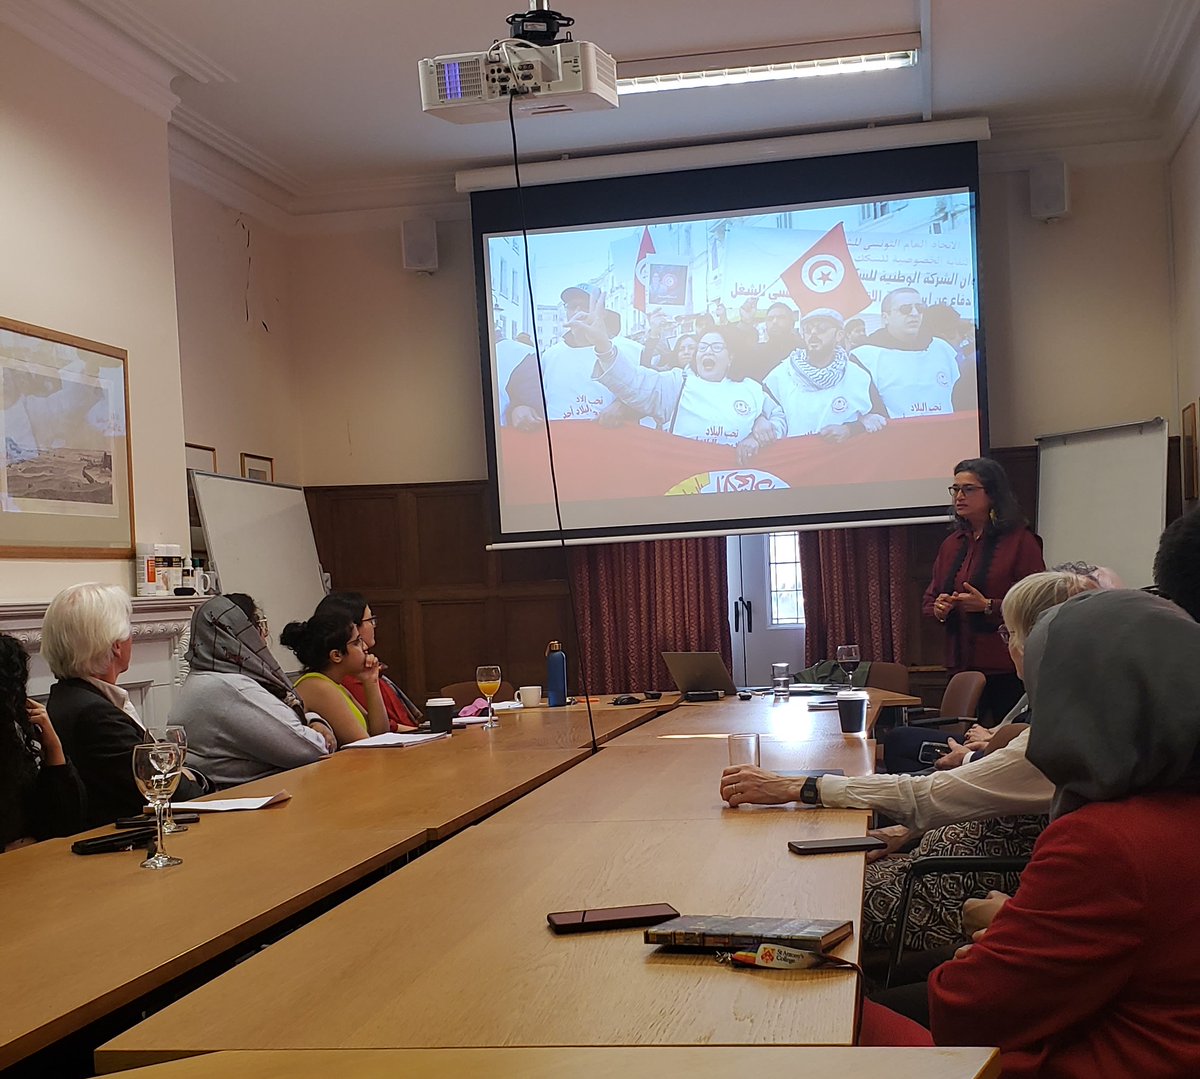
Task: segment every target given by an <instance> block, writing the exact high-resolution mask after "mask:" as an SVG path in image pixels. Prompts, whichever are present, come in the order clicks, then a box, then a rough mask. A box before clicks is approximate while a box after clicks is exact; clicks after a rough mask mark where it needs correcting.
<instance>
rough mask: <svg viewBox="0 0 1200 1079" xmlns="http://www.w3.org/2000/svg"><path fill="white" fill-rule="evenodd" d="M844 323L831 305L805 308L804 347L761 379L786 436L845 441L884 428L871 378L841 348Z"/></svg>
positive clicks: (882, 414) (878, 401)
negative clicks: (782, 419)
mask: <svg viewBox="0 0 1200 1079" xmlns="http://www.w3.org/2000/svg"><path fill="white" fill-rule="evenodd" d="M844 324H845V320H844V319H843V318H842V315H841V313H840V312H838V311H835V310H833V309H832V308H829V307H819V308H817V309H816V310H815V311H810V312H809V313H808V314H807V315H805V316H804V318H803V319H802V320H801V322H800V337H801V339H802V340H803V341H804V347H803V348H798V349H796V350H795V351H794V352H793V353H792V354H791V355H790V356H788V357H787V358H786V359H785V360H784V361H783V362H782V363H780V364H779V366H778V367H776V368H775V369H774V370H772V371H771V372H770V374H768V375H767V377H766V378H765V379H763V388H764V389H765V390H766V391H767V393H769V394H770V395H771V396H772V397H774V398H775V400H776V401H778V402H779V404H780V407H782V409H783V414H784V416H785V417H786V419H787V433H788V437H789V438H794V437H796V436H799V435H820V436H821V437H822V438H825V439H829V440H830V441H831V442H844V441H845V440H846V439H847V438H852V437H853V436H854V435H860V434H864V433H870V432H874V431H879V430H882V429H883V428H884V427H885V426H887V415H886V412H885V410H884V407H883V402H882V401H880V399H879V395H878V393H877V392H876V390H875V385H874V383H873V382H872V381H871V376H870V375H869V374H867V371H866V368H864V367H863V366H862V364H860V363H859V362H858V361H857V360H855V359H854V358H853V357H851V356H850V354H849V353H847V352H846V350H845V348H843V347H842V329H843V326H844Z"/></svg>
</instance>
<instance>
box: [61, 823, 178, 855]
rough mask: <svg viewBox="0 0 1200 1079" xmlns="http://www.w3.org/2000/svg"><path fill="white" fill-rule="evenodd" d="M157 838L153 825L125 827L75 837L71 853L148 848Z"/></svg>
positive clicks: (106, 852) (110, 851)
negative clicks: (86, 836) (121, 830)
mask: <svg viewBox="0 0 1200 1079" xmlns="http://www.w3.org/2000/svg"><path fill="white" fill-rule="evenodd" d="M157 838H158V829H157V828H155V827H154V826H153V825H151V826H149V827H146V826H145V825H144V824H143V826H142V827H140V828H127V829H125V831H123V832H108V833H106V834H105V835H94V836H90V837H89V838H87V839H77V840H75V842H74V843H72V844H71V852H72V853H73V854H110V853H112V852H113V851H118V850H144V849H148V848H149V847H150V846H151V845H152V844H153V843H154V842H155V840H156V839H157Z"/></svg>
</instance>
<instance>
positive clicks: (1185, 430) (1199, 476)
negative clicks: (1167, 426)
mask: <svg viewBox="0 0 1200 1079" xmlns="http://www.w3.org/2000/svg"><path fill="white" fill-rule="evenodd" d="M1180 433H1181V434H1182V438H1181V439H1180V442H1181V446H1180V449H1181V451H1182V455H1183V497H1184V499H1185V500H1193V499H1195V498H1198V497H1200V452H1198V451H1200V447H1198V446H1197V442H1196V406H1195V404H1188V405H1185V406H1184V409H1183V424H1182V426H1181V427H1180Z"/></svg>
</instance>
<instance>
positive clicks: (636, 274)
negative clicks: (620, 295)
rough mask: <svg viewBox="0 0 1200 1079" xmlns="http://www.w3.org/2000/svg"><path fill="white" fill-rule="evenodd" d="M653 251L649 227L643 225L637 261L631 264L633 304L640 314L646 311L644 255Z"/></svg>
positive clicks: (645, 265)
mask: <svg viewBox="0 0 1200 1079" xmlns="http://www.w3.org/2000/svg"><path fill="white" fill-rule="evenodd" d="M654 253H655V252H654V241H653V240H652V239H651V238H650V228H649V226H647V225H643V226H642V243H641V246H639V247H638V253H637V261H636V262H635V263H634V264H633V306H634V307H636V308H637V309H638V310H639V311H641V312H642V314H645V313H646V277H647V276H648V272H649V265H648V264H647V262H646V256H647V255H653V254H654Z"/></svg>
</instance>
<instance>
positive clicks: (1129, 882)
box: [929, 591, 1200, 1079]
mask: <svg viewBox="0 0 1200 1079" xmlns="http://www.w3.org/2000/svg"><path fill="white" fill-rule="evenodd" d="M1025 684H1026V688H1027V689H1028V690H1029V695H1030V700H1031V702H1032V704H1033V707H1034V711H1035V712H1036V714H1037V722H1036V723H1035V724H1034V725H1033V728H1032V731H1031V734H1030V739H1029V747H1028V750H1027V756H1028V758H1029V760H1030V761H1031V762H1032V763H1033V764H1035V765H1036V766H1037V767H1038V768H1039V769H1041V771H1042V772H1043V773H1044V774H1045V775H1046V777H1047V778H1048V779H1049V780H1050V781H1051V782H1052V783H1053V784H1054V785H1055V796H1054V802H1053V810H1052V815H1053V818H1054V819H1053V820H1052V821H1051V823H1050V826H1049V827H1048V828H1047V829H1046V831H1045V832H1044V833H1043V834H1042V837H1041V839H1040V840H1039V841H1038V844H1037V846H1036V848H1035V849H1034V853H1033V859H1032V861H1031V862H1030V863H1029V866H1028V867H1027V868H1026V870H1025V872H1024V874H1023V876H1022V878H1021V886H1020V888H1019V889H1018V890H1017V893H1016V895H1014V896H1013V897H1012V899H1010V900H1009V901H1008V902H1007V903H1006V904H1004V906H1003V907H1001V909H1000V910H999V912H998V913H997V914H996V915H995V918H994V920H993V921H992V923H991V925H990V927H989V928H987V929H986V930H981V931H980V932H979V933H977V934H976V938H975V939H976V941H977V943H975V944H974V945H973V946H971V948H970V949H969V952H968V953H967V954H965V955H963V954H962V953H961V952H960V958H956V959H953V960H951V961H950V962H949V963H945V964H943V965H942V966H941V967H939V968H938V970H937V971H935V972H934V974H933V976H932V977H931V978H930V982H929V1002H930V1015H931V1019H932V1031H933V1035H934V1040H935V1041H936V1042H937V1043H938V1044H947V1045H949V1044H967V1043H969V1044H972V1045H996V1046H999V1047H1000V1049H1001V1064H1002V1067H1003V1070H1004V1075H1005V1076H1006V1079H1007V1077H1012V1079H1032V1077H1034V1076H1038V1077H1040V1079H1056V1077H1057V1079H1061V1077H1070V1079H1076V1077H1078V1079H1083V1077H1085V1076H1086V1077H1093V1076H1109V1075H1112V1076H1115V1075H1122V1076H1125V1075H1138V1076H1141V1077H1143V1079H1151V1077H1158V1076H1163V1077H1165V1076H1180V1077H1182V1076H1195V1075H1200V934H1197V933H1196V931H1195V927H1196V923H1197V921H1200V844H1197V841H1196V837H1195V830H1194V822H1195V821H1196V820H1197V819H1200V625H1197V624H1196V623H1195V622H1194V621H1192V619H1191V618H1189V617H1188V615H1187V614H1186V613H1185V612H1184V611H1182V610H1181V609H1180V608H1178V607H1176V606H1175V605H1174V604H1172V603H1170V602H1169V601H1167V600H1164V599H1160V598H1158V597H1155V596H1150V595H1147V594H1145V593H1142V592H1132V591H1116V592H1085V593H1083V594H1082V595H1079V596H1076V597H1074V598H1073V599H1070V600H1068V601H1067V602H1066V603H1064V604H1063V605H1062V606H1060V607H1057V608H1055V609H1054V610H1052V611H1050V612H1048V613H1047V614H1045V615H1043V616H1042V619H1041V620H1040V621H1039V623H1038V626H1037V628H1036V629H1035V630H1034V632H1033V634H1032V635H1031V636H1030V638H1029V641H1028V642H1027V646H1026V652H1025Z"/></svg>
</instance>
